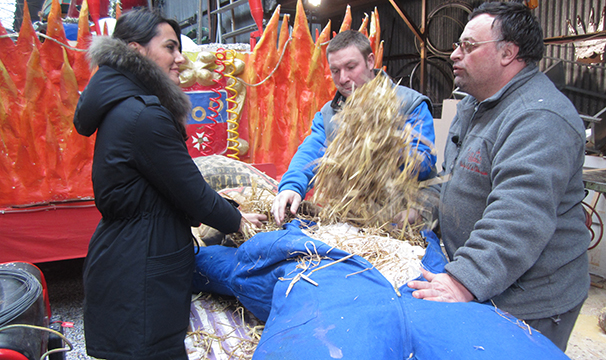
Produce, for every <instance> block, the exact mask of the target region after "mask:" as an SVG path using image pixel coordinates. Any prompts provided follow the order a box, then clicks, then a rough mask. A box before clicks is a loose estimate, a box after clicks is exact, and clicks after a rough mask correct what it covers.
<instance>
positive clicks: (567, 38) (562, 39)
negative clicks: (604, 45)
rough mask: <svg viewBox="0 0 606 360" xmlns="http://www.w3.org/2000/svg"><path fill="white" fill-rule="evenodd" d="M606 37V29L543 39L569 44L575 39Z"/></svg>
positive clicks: (549, 42) (554, 42) (553, 42)
mask: <svg viewBox="0 0 606 360" xmlns="http://www.w3.org/2000/svg"><path fill="white" fill-rule="evenodd" d="M602 39H606V30H604V31H598V32H594V33H589V34H583V35H563V36H554V37H550V38H545V39H543V42H544V43H545V44H569V43H571V42H575V41H584V40H602Z"/></svg>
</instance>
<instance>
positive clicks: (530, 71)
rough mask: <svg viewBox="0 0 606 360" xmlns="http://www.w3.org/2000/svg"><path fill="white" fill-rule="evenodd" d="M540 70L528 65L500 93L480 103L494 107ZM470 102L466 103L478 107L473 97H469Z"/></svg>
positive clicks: (533, 65)
mask: <svg viewBox="0 0 606 360" xmlns="http://www.w3.org/2000/svg"><path fill="white" fill-rule="evenodd" d="M538 71H539V68H538V67H537V66H536V65H535V64H528V65H526V67H524V68H523V69H522V70H520V72H519V73H517V74H516V75H515V76H514V77H513V78H512V79H511V80H509V82H508V83H507V84H505V86H503V87H502V88H501V89H500V90H499V91H497V92H496V93H495V94H494V95H492V96H491V97H489V98H488V99H486V100H484V101H482V102H480V104H483V105H485V106H488V107H492V106H494V105H496V104H497V103H499V102H500V101H501V99H502V98H504V97H505V96H507V95H508V94H509V93H511V92H513V91H515V90H516V89H518V88H519V87H520V86H522V85H524V84H525V83H526V82H527V81H528V80H530V78H532V77H533V76H534V75H535V74H536V73H537V72H538ZM467 97H468V100H467V101H466V103H469V104H471V105H473V106H475V105H478V101H477V100H476V98H474V97H473V96H471V95H468V96H467Z"/></svg>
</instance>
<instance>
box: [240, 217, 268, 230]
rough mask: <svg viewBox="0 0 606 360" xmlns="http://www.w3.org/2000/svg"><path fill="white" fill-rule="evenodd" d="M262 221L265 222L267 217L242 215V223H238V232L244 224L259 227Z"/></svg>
mask: <svg viewBox="0 0 606 360" xmlns="http://www.w3.org/2000/svg"><path fill="white" fill-rule="evenodd" d="M262 221H267V215H263V214H248V213H242V221H240V232H241V231H242V226H244V223H247V222H248V223H250V224H252V225H253V226H254V227H261V226H262V225H263V223H262Z"/></svg>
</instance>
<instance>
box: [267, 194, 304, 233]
mask: <svg viewBox="0 0 606 360" xmlns="http://www.w3.org/2000/svg"><path fill="white" fill-rule="evenodd" d="M301 200H302V199H301V195H299V193H298V192H296V191H293V190H282V191H280V193H279V194H278V196H276V198H275V199H274V203H273V205H272V206H271V213H272V214H273V215H274V219H276V225H278V226H282V222H283V221H284V218H285V217H286V207H287V206H288V204H290V212H291V213H292V214H293V215H295V214H296V213H297V209H299V205H300V204H301Z"/></svg>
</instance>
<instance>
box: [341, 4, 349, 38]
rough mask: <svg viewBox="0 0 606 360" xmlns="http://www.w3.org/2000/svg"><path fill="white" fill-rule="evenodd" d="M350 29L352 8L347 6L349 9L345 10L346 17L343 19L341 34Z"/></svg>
mask: <svg viewBox="0 0 606 360" xmlns="http://www.w3.org/2000/svg"><path fill="white" fill-rule="evenodd" d="M349 29H351V6H349V5H347V8H346V9H345V17H344V18H343V22H342V23H341V28H340V29H339V32H341V31H345V30H349Z"/></svg>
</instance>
